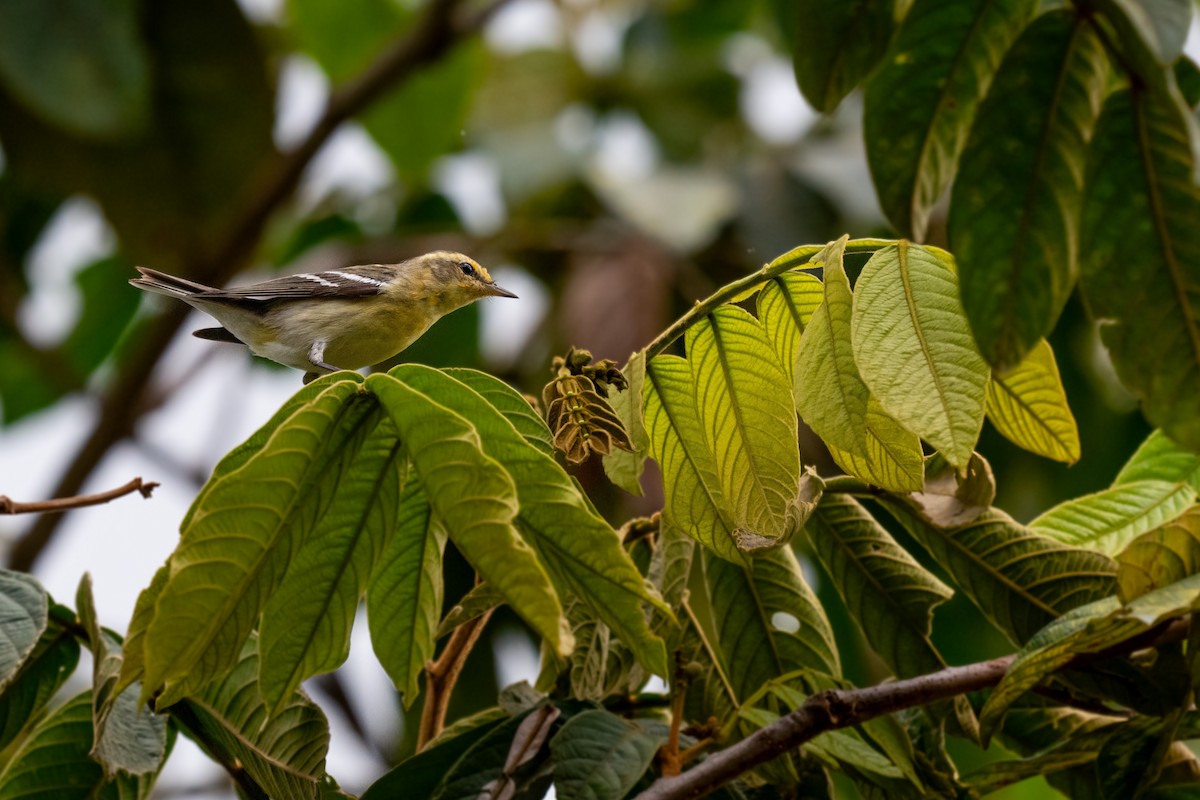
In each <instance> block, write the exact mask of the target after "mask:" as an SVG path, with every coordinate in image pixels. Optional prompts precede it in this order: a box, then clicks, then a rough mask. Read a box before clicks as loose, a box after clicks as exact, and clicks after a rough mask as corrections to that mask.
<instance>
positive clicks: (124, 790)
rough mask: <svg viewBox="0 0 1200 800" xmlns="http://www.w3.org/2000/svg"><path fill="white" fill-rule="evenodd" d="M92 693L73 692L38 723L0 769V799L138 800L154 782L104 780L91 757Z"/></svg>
mask: <svg viewBox="0 0 1200 800" xmlns="http://www.w3.org/2000/svg"><path fill="white" fill-rule="evenodd" d="M91 747H92V695H91V692H88V691H85V692H82V693H80V694H77V695H75V696H74V697H72V698H71V699H69V700H67V702H66V703H64V704H63V705H61V706H59V707H58V708H57V709H55V710H54V711H52V712H51V713H50V715H49V716H47V717H46V718H45V719H43V720H42V721H41V722H40V723H38V725H37V727H36V728H34V729H33V730H32V731H31V732H30V734H29V736H28V738H26V739H25V741H23V742H22V743H21V746H20V748H18V749H17V751H16V752H15V753H13V755H12V758H11V759H10V760H9V761H8V764H7V765H6V766H5V768H4V770H3V771H2V772H0V797H4V798H10V797H11V798H14V800H16V798H21V800H60V799H61V798H67V797H87V798H97V800H143V798H145V797H147V796H148V795H149V792H150V786H151V785H152V784H153V778H152V776H151V777H149V778H142V779H137V778H131V777H129V776H120V777H118V778H117V779H116V780H115V781H109V780H106V779H105V777H104V770H103V769H102V768H101V767H100V765H99V764H97V763H96V762H95V761H93V760H92V759H91V758H90V757H89V755H88V751H89V750H91Z"/></svg>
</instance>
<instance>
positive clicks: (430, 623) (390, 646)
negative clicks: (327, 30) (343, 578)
mask: <svg viewBox="0 0 1200 800" xmlns="http://www.w3.org/2000/svg"><path fill="white" fill-rule="evenodd" d="M393 527H394V530H395V532H394V533H393V534H392V535H391V536H390V537H389V540H388V544H387V548H386V549H385V550H384V552H383V555H382V556H380V558H379V559H378V560H377V561H376V562H375V568H374V571H373V572H372V573H371V584H370V587H369V588H368V589H367V621H368V623H369V625H370V628H371V647H372V648H374V650H375V655H376V657H377V658H378V659H379V663H380V664H381V665H383V668H384V670H385V671H386V672H387V674H388V677H390V678H391V679H392V683H393V684H395V686H396V689H397V690H398V691H399V692H400V693H401V694H402V695H403V702H404V707H405V708H406V709H407V708H412V704H413V703H414V702H416V699H417V691H418V686H419V684H418V679H419V678H420V676H421V672H422V671H423V670H424V669H425V664H426V662H428V661H429V660H430V659H432V658H433V651H434V644H435V638H434V634H435V631H436V629H437V624H438V616H439V615H440V614H441V612H442V552H443V550H444V549H445V547H446V531H445V529H444V528H443V527H442V526H441V525H440V524H438V523H437V521H436V520H434V518H433V510H432V508H431V507H430V505H429V500H428V499H427V498H426V497H425V494H424V490H423V489H422V488H421V485H420V484H419V483H418V482H416V481H410V482H409V484H408V486H406V487H405V488H404V493H403V495H402V496H401V498H400V501H399V504H398V507H397V510H396V512H395V521H394V523H393ZM484 585H485V586H487V585H488V584H484Z"/></svg>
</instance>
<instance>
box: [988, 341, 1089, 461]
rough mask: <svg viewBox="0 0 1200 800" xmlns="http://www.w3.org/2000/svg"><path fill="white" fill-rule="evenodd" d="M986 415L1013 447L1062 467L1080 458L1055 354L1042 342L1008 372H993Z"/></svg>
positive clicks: (1074, 427) (1072, 419) (1077, 433)
mask: <svg viewBox="0 0 1200 800" xmlns="http://www.w3.org/2000/svg"><path fill="white" fill-rule="evenodd" d="M987 415H988V419H990V420H991V421H992V424H993V425H995V426H996V430H998V431H1000V433H1001V434H1002V435H1003V436H1004V438H1006V439H1008V440H1009V441H1010V442H1012V443H1013V444H1015V445H1017V446H1018V447H1023V448H1025V449H1026V450H1028V451H1029V452H1031V453H1037V454H1038V455H1040V456H1045V457H1046V458H1052V459H1054V460H1055V461H1062V462H1065V463H1067V464H1074V463H1075V462H1076V461H1078V460H1079V428H1078V426H1076V424H1075V417H1074V416H1073V415H1072V414H1071V407H1070V406H1068V405H1067V395H1066V391H1065V390H1064V389H1063V385H1062V379H1061V378H1059V376H1058V364H1057V363H1055V361H1054V351H1053V350H1051V349H1050V343H1049V342H1047V341H1046V340H1045V339H1042V340H1041V341H1040V342H1039V343H1038V344H1036V345H1034V347H1033V349H1032V350H1030V351H1029V354H1028V355H1026V356H1025V360H1024V361H1022V362H1021V363H1020V364H1018V365H1017V366H1016V367H1014V368H1013V369H1011V370H1009V371H1008V372H1004V373H992V379H991V381H989V382H988V387H987Z"/></svg>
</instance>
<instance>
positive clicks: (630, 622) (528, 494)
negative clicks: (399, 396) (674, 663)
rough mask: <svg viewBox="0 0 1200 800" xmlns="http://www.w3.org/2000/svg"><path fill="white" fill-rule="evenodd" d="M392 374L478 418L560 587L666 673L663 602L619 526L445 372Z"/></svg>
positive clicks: (521, 521)
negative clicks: (651, 615) (656, 619)
mask: <svg viewBox="0 0 1200 800" xmlns="http://www.w3.org/2000/svg"><path fill="white" fill-rule="evenodd" d="M389 374H390V375H391V376H392V377H393V378H395V379H396V380H397V381H401V382H403V383H404V384H405V385H406V386H408V387H410V388H411V389H413V390H415V391H418V392H421V393H422V394H425V395H427V396H429V397H430V398H432V399H434V400H435V401H437V402H439V403H441V404H443V405H444V406H446V407H448V408H450V409H453V410H454V411H455V412H456V413H458V414H461V415H462V416H463V417H465V418H467V419H470V420H471V421H472V422H473V423H474V426H475V428H476V429H477V430H478V431H479V435H480V440H481V442H482V445H483V450H484V452H485V453H486V454H487V455H489V456H491V457H492V458H494V459H496V460H497V461H498V462H499V463H501V464H503V465H504V469H506V470H507V471H508V472H509V474H511V475H512V477H513V480H514V481H515V483H516V493H517V499H518V501H519V504H520V505H519V511H518V512H517V524H518V527H519V528H520V530H521V533H522V534H523V535H524V536H525V538H526V540H527V541H528V542H529V543H530V544H532V545H533V547H534V550H536V551H537V554H538V556H539V557H540V558H541V560H542V562H543V563H544V564H545V565H546V569H547V571H548V572H549V574H550V576H551V577H552V578H553V579H554V580H555V582H556V584H557V585H558V586H560V587H562V588H563V590H564V591H569V592H571V593H572V594H573V595H575V596H576V597H577V598H578V599H579V600H581V601H582V602H584V603H585V604H586V605H587V606H588V608H589V609H590V610H591V611H592V613H593V614H595V615H596V616H597V617H598V618H599V619H600V620H602V621H603V622H604V623H605V624H606V625H608V627H609V628H610V629H611V630H612V631H613V632H614V633H615V634H616V635H617V636H618V637H620V639H621V641H622V642H624V643H625V644H626V646H628V647H629V648H630V649H631V650H633V652H634V654H635V655H636V656H637V659H638V661H639V663H641V664H642V665H643V666H645V667H646V668H647V669H648V670H650V671H651V672H654V673H656V674H659V675H666V674H667V673H668V665H667V657H666V651H665V649H664V648H663V644H662V641H661V640H660V639H659V638H657V637H656V636H654V634H653V633H651V631H650V629H649V627H648V625H647V624H646V614H645V609H644V608H643V607H642V603H657V604H658V605H660V606H661V600H658V599H657V598H655V597H652V595H651V594H650V593H649V592H647V590H646V586H645V583H644V582H643V580H642V576H641V574H640V573H639V572H638V570H637V567H635V566H634V564H633V561H632V560H630V558H629V556H628V555H627V554H626V552H625V550H624V549H623V548H622V547H621V541H620V539H619V538H618V537H617V534H616V531H614V530H613V529H612V527H610V526H609V525H608V523H607V522H605V521H604V520H603V519H602V518H601V517H600V516H599V515H598V514H596V512H595V511H593V510H592V508H591V506H590V505H589V503H588V501H587V499H586V498H585V497H584V496H583V495H582V494H581V493H580V492H579V490H578V489H577V488H576V487H575V484H574V483H572V481H571V478H570V476H569V475H568V474H567V473H566V472H565V471H564V470H563V468H562V467H560V466H559V465H558V463H557V462H556V461H554V459H552V458H551V457H550V456H548V455H546V454H545V453H542V452H540V451H539V450H538V449H537V448H536V447H534V446H533V445H531V444H529V443H528V442H527V441H526V440H525V439H524V438H523V437H522V436H521V435H520V433H519V432H518V431H517V430H516V429H515V428H514V427H513V426H512V424H511V423H510V422H509V421H508V420H507V419H505V417H504V416H503V415H502V414H501V413H500V412H499V411H498V410H497V409H496V408H495V406H493V405H491V404H490V403H488V402H487V401H486V400H484V399H483V397H481V396H480V395H479V394H477V393H476V392H475V391H473V390H471V389H470V388H468V387H467V386H466V385H465V384H463V383H460V382H458V381H456V380H454V379H453V378H451V377H449V376H447V375H446V374H445V373H442V372H439V371H437V370H434V369H430V368H429V367H422V366H418V365H412V364H410V365H404V366H400V367H397V368H395V369H394V370H392V371H391V373H389ZM450 535H451V537H453V536H454V531H453V528H451V529H450ZM489 581H490V578H489Z"/></svg>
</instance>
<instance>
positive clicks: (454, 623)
mask: <svg viewBox="0 0 1200 800" xmlns="http://www.w3.org/2000/svg"><path fill="white" fill-rule="evenodd" d="M443 535H444V532H443ZM368 602H369V598H368ZM503 603H504V598H503V597H501V596H500V593H499V592H497V591H496V590H495V589H493V588H492V587H491V586H488V585H487V584H486V583H478V584H476V585H475V586H474V587H473V588H472V589H471V591H469V592H467V593H466V594H465V595H463V596H462V599H461V600H459V601H458V602H457V603H456V604H455V605H454V607H453V608H451V609H450V610H449V611H447V612H446V616H444V617H442V621H441V622H440V623H438V627H437V630H436V631H435V633H434V639H441V638H442V637H444V636H449V635H450V634H451V633H453V632H454V629H455V628H457V627H459V626H460V625H462V624H464V623H467V622H470V621H471V620H473V619H478V618H479V617H482V616H483V615H484V614H486V613H487V612H488V611H491V610H492V609H493V608H496V607H498V606H500V605H501V604H503ZM440 607H441V603H438V604H437V605H436V606H435V607H433V608H434V612H435V614H436V610H437V609H438V608H440Z"/></svg>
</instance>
